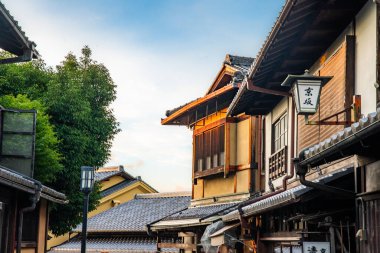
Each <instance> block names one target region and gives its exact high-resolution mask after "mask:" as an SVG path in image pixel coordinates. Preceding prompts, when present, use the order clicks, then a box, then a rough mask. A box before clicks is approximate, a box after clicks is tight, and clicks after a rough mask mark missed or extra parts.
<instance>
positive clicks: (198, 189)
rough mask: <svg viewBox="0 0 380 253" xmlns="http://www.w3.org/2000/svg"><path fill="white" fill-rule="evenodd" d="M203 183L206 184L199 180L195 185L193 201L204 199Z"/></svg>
mask: <svg viewBox="0 0 380 253" xmlns="http://www.w3.org/2000/svg"><path fill="white" fill-rule="evenodd" d="M203 182H204V180H203V179H201V178H200V179H198V180H197V184H196V185H193V187H194V196H193V199H201V198H203V187H204V185H203Z"/></svg>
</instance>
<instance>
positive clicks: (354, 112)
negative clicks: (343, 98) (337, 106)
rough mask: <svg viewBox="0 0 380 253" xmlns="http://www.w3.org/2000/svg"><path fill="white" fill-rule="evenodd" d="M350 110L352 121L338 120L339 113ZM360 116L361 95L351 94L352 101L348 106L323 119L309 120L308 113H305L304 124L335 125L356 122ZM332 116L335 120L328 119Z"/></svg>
mask: <svg viewBox="0 0 380 253" xmlns="http://www.w3.org/2000/svg"><path fill="white" fill-rule="evenodd" d="M348 112H351V118H352V119H353V121H339V115H341V114H343V113H348ZM360 116H361V96H360V95H355V96H353V103H352V105H351V106H350V107H348V108H345V109H343V110H341V111H339V112H337V113H334V114H332V115H330V116H328V117H326V118H324V119H321V120H319V121H313V120H309V117H308V115H305V125H309V126H310V125H313V126H320V125H323V126H329V125H330V126H331V125H333V126H336V125H351V124H352V123H354V122H357V121H358V120H359V119H360ZM332 118H335V119H336V121H328V120H330V119H332Z"/></svg>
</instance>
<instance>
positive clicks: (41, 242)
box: [37, 199, 48, 253]
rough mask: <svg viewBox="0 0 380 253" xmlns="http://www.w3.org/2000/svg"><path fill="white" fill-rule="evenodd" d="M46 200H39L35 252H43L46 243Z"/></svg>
mask: <svg viewBox="0 0 380 253" xmlns="http://www.w3.org/2000/svg"><path fill="white" fill-rule="evenodd" d="M47 205H48V203H47V200H46V199H41V200H40V210H39V217H40V218H39V222H38V239H37V240H38V243H37V245H38V247H37V253H44V252H45V245H46V227H47V224H46V223H47V217H46V216H47Z"/></svg>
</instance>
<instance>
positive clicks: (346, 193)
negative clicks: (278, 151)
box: [292, 149, 355, 198]
mask: <svg viewBox="0 0 380 253" xmlns="http://www.w3.org/2000/svg"><path fill="white" fill-rule="evenodd" d="M305 150H306V149H304V150H302V151H301V152H300V153H299V155H298V157H296V158H293V159H292V160H293V163H294V164H295V169H296V173H297V175H298V176H299V179H300V182H301V184H303V185H305V186H307V187H311V188H314V189H317V190H320V191H324V192H328V193H331V194H336V195H340V196H342V197H345V198H355V193H354V192H352V191H347V190H344V189H340V188H336V187H333V186H328V185H325V184H319V183H315V182H311V181H308V180H306V178H305V177H306V173H307V172H308V166H300V161H302V158H304V156H305Z"/></svg>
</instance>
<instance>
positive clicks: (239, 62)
mask: <svg viewBox="0 0 380 253" xmlns="http://www.w3.org/2000/svg"><path fill="white" fill-rule="evenodd" d="M254 60H255V59H254V58H252V57H244V56H237V55H231V54H227V55H226V58H225V60H224V63H226V64H228V65H230V66H231V67H234V68H236V69H237V70H240V71H241V72H242V74H243V75H246V74H247V73H248V70H249V68H250V67H251V64H252V63H253V61H254Z"/></svg>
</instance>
